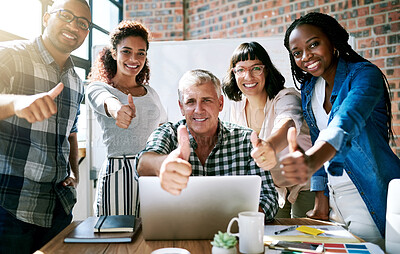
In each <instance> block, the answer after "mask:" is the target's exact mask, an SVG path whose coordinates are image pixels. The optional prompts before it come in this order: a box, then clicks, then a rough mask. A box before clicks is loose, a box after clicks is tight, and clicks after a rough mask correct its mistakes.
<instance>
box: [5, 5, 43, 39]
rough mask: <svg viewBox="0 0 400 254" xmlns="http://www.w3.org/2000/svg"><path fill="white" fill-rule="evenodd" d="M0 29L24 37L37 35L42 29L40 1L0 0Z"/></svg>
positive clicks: (30, 37)
mask: <svg viewBox="0 0 400 254" xmlns="http://www.w3.org/2000/svg"><path fill="white" fill-rule="evenodd" d="M21 7H22V8H21ZM0 30H2V31H6V32H8V33H10V34H14V35H17V36H18V37H21V38H26V39H32V38H35V37H36V36H38V34H40V33H41V31H42V4H41V3H40V1H39V0H18V1H2V2H1V3H0ZM0 33H1V31H0ZM0 37H1V35H0Z"/></svg>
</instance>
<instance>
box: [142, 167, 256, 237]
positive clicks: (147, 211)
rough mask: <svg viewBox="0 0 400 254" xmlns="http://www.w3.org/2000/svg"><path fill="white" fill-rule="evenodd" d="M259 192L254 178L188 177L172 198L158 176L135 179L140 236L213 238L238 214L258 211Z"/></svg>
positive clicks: (254, 176) (224, 229) (253, 176)
mask: <svg viewBox="0 0 400 254" xmlns="http://www.w3.org/2000/svg"><path fill="white" fill-rule="evenodd" d="M260 189H261V178H260V177H259V176H257V175H252V176H192V177H190V178H189V182H188V185H187V188H185V189H184V190H182V192H181V194H180V195H179V196H174V195H172V194H170V193H168V192H166V191H165V190H163V189H162V188H161V185H160V179H159V178H158V177H146V176H142V177H139V198H140V214H141V218H142V230H143V231H142V232H143V237H144V239H146V240H183V239H213V237H214V234H216V233H218V231H219V230H220V231H222V232H225V231H226V228H227V226H228V223H229V221H230V220H231V219H232V218H233V217H237V216H238V213H239V212H243V211H258V206H259V199H260ZM235 224H236V223H235ZM235 232H237V231H235Z"/></svg>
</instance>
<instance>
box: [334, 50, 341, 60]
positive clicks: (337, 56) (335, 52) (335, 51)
mask: <svg viewBox="0 0 400 254" xmlns="http://www.w3.org/2000/svg"><path fill="white" fill-rule="evenodd" d="M333 54H334V55H335V56H336V58H339V55H340V53H339V50H337V49H334V50H333Z"/></svg>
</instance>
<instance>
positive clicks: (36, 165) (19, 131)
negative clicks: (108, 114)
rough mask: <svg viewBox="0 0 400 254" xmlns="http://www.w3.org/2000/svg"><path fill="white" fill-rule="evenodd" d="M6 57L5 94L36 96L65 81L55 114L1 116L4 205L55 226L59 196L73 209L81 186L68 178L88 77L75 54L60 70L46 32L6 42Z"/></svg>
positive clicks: (1, 66)
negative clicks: (84, 79)
mask: <svg viewBox="0 0 400 254" xmlns="http://www.w3.org/2000/svg"><path fill="white" fill-rule="evenodd" d="M0 59H1V61H0V93H2V94H21V95H32V94H38V93H43V92H48V91H49V90H51V89H52V88H53V87H55V86H56V85H57V84H58V83H59V82H62V83H63V84H64V89H63V91H62V92H61V94H60V95H58V96H57V98H56V99H55V103H56V105H57V111H58V112H57V113H56V114H55V115H53V116H51V117H50V118H49V119H46V120H44V121H41V122H36V123H33V124H31V123H29V122H28V121H27V120H25V119H22V118H19V117H16V116H15V115H14V116H12V117H9V118H7V119H4V120H0V206H1V207H3V208H4V209H6V210H8V211H9V212H10V213H11V214H13V215H15V216H16V218H18V219H19V220H21V221H24V222H28V223H31V224H35V225H39V226H42V227H51V222H52V218H53V210H54V207H55V203H56V199H59V201H60V202H61V204H62V206H63V207H64V210H65V212H66V213H67V214H70V213H71V210H72V207H73V205H74V204H75V202H76V191H75V189H74V188H73V187H63V186H62V181H63V180H65V178H66V177H67V176H68V175H69V173H70V166H69V163H68V159H69V151H70V148H69V142H68V137H69V135H70V134H71V133H73V132H77V128H76V122H77V117H78V114H79V105H80V103H81V101H82V99H83V86H82V82H81V80H80V78H79V77H78V75H77V74H76V73H75V71H74V69H73V67H74V66H73V63H72V60H71V59H70V58H69V59H68V60H67V62H66V64H65V67H64V69H63V70H62V71H60V69H59V67H58V65H57V64H56V62H55V61H54V59H53V57H52V56H51V55H50V53H49V52H48V51H47V50H46V49H45V47H44V45H43V42H42V39H41V37H38V38H36V39H35V40H34V41H18V42H15V41H13V42H11V43H7V44H0Z"/></svg>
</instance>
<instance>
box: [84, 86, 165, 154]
mask: <svg viewBox="0 0 400 254" xmlns="http://www.w3.org/2000/svg"><path fill="white" fill-rule="evenodd" d="M145 88H146V90H147V93H146V95H144V96H141V97H133V104H135V107H136V117H135V118H133V119H132V122H131V124H130V125H129V127H128V129H123V128H120V127H118V126H117V125H116V124H115V119H114V118H112V117H110V116H107V114H106V112H105V109H104V101H105V100H106V99H108V98H117V99H118V100H119V101H120V102H121V103H122V104H124V105H127V104H128V95H126V94H124V93H123V92H121V91H119V90H118V89H116V88H114V87H112V86H110V85H108V84H106V83H104V82H93V83H91V84H90V85H89V86H88V88H87V91H86V94H87V101H88V104H89V105H90V106H91V108H92V109H93V110H94V114H95V116H96V120H97V122H98V123H99V124H100V126H101V129H102V130H103V143H104V144H105V145H106V147H107V156H108V157H113V156H121V155H136V154H137V153H139V152H140V151H141V150H143V149H144V147H145V145H146V141H147V138H148V137H149V136H150V134H151V133H152V132H153V130H154V129H156V128H157V127H158V126H159V125H160V124H163V123H165V122H166V121H167V114H166V112H165V109H164V107H163V106H162V105H161V102H160V98H159V96H158V94H157V92H156V91H155V90H154V89H153V88H151V87H150V86H145Z"/></svg>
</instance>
